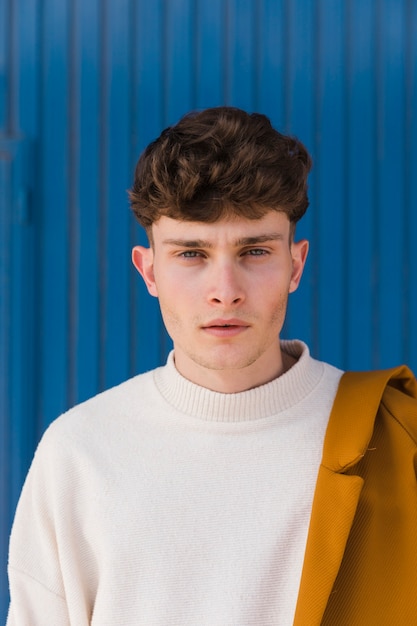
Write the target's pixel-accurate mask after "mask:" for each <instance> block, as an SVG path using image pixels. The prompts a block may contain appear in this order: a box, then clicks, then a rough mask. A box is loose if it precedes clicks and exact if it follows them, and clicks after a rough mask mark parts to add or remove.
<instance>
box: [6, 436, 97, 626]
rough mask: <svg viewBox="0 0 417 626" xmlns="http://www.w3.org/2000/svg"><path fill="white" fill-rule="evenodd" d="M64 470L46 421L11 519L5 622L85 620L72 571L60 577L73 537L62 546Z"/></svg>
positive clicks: (58, 441) (59, 625)
mask: <svg viewBox="0 0 417 626" xmlns="http://www.w3.org/2000/svg"><path fill="white" fill-rule="evenodd" d="M58 432H59V431H58ZM65 468H66V469H65ZM69 473H70V472H69V468H68V462H67V459H66V457H65V450H64V444H63V441H62V437H61V436H59V435H58V436H57V435H56V429H55V427H54V426H52V428H51V427H50V428H49V429H48V430H47V431H46V433H45V435H44V437H43V439H42V440H41V442H40V444H39V446H38V449H37V451H36V453H35V457H34V459H33V462H32V465H31V468H30V470H29V472H28V475H27V477H26V481H25V484H24V486H23V489H22V493H21V496H20V499H19V503H18V506H17V509H16V515H15V519H14V522H13V527H12V532H11V537H10V546H9V586H10V597H11V603H10V608H9V617H8V622H7V626H26V625H27V626H29V625H30V626H43V625H45V626H51V625H53V626H67V625H68V624H70V623H71V624H74V623H76V624H77V626H83V625H84V624H86V623H88V620H87V619H84V617H82V618H80V615H81V614H83V613H84V614H85V613H86V608H85V605H84V603H83V600H84V598H83V597H82V596H83V594H82V592H78V588H79V584H78V577H76V576H68V573H67V575H66V579H65V572H66V571H67V570H66V569H65V568H66V567H67V569H68V565H67V564H68V558H69V557H68V554H70V555H72V553H73V552H74V543H76V538H74V543H72V544H70V545H69V546H68V542H67V537H66V535H65V534H64V531H63V528H66V527H64V526H63V524H64V522H65V520H66V519H67V517H68V515H67V511H66V510H63V501H65V499H68V498H69V497H70V496H69V493H70V489H69V485H68V483H66V482H65V474H69ZM69 521H71V520H69ZM67 525H68V524H67ZM71 558H72V556H71ZM74 590H75V591H74ZM74 596H75V598H74ZM87 613H88V610H87Z"/></svg>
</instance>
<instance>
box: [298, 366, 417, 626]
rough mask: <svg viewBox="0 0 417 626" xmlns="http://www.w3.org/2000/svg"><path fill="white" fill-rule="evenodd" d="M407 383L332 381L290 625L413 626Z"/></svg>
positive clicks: (416, 523) (413, 439) (382, 378)
mask: <svg viewBox="0 0 417 626" xmlns="http://www.w3.org/2000/svg"><path fill="white" fill-rule="evenodd" d="M416 470H417V382H416V380H415V378H414V377H413V375H412V373H411V372H410V371H409V370H408V369H407V368H406V367H400V368H396V369H392V370H384V371H379V372H369V373H365V374H364V373H352V372H350V373H346V374H344V376H343V377H342V380H341V383H340V387H339V391H338V393H337V396H336V400H335V404H334V407H333V410H332V414H331V416H330V421H329V426H328V429H327V433H326V438H325V444H324V451H323V460H322V464H321V467H320V470H319V475H318V480H317V487H316V493H315V496H314V502H313V510H312V517H311V523H310V530H309V535H308V540H307V547H306V553H305V560H304V567H303V574H302V578H301V585H300V591H299V597H298V602H297V609H296V614H295V620H294V626H318V625H320V624H323V625H327V626H328V625H331V626H411V625H417V481H416Z"/></svg>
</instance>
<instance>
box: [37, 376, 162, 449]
mask: <svg viewBox="0 0 417 626" xmlns="http://www.w3.org/2000/svg"><path fill="white" fill-rule="evenodd" d="M154 372H155V370H151V371H148V372H145V373H143V374H138V375H136V376H133V377H132V378H129V379H127V380H125V381H123V382H121V383H119V384H118V385H115V386H114V387H111V388H109V389H106V390H104V391H101V392H100V393H98V394H96V395H95V396H92V397H91V398H89V399H88V400H85V401H84V402H81V403H79V404H77V405H75V406H73V407H72V408H70V409H69V410H68V411H66V412H65V413H63V414H62V415H60V416H59V417H58V418H57V419H55V420H54V421H53V422H52V423H51V424H50V425H49V427H48V428H47V430H46V432H45V434H44V439H54V440H56V439H62V438H63V439H65V440H68V438H70V439H74V438H84V437H88V435H89V434H91V435H92V436H94V437H97V436H99V434H100V433H107V434H109V433H111V432H112V430H114V429H116V428H123V425H124V424H126V422H131V421H132V420H134V419H135V420H138V418H140V417H141V416H142V415H146V413H147V412H149V411H150V410H151V408H152V406H153V405H154V404H155V402H156V397H157V394H156V393H155V385H154Z"/></svg>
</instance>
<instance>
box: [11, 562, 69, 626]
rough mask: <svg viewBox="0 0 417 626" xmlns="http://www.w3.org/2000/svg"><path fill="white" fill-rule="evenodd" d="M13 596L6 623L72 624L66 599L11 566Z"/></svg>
mask: <svg viewBox="0 0 417 626" xmlns="http://www.w3.org/2000/svg"><path fill="white" fill-rule="evenodd" d="M9 579H10V588H11V592H12V599H11V603H10V607H9V615H8V618H7V624H6V626H51V625H52V624H53V625H54V626H70V620H69V616H68V611H67V607H66V603H65V600H64V599H63V598H61V597H60V596H57V595H56V594H55V593H53V592H52V591H49V589H46V588H45V587H44V586H43V585H41V584H40V583H39V582H38V581H37V580H35V579H34V578H31V577H30V576H28V575H27V574H24V573H23V572H20V571H19V570H16V569H15V568H13V567H9Z"/></svg>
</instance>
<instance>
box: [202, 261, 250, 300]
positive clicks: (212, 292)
mask: <svg viewBox="0 0 417 626" xmlns="http://www.w3.org/2000/svg"><path fill="white" fill-rule="evenodd" d="M208 299H209V301H210V303H211V304H215V305H219V304H221V305H223V306H232V305H236V304H241V303H242V302H243V300H244V299H245V296H244V289H243V283H242V277H241V275H240V272H239V268H237V267H236V266H235V265H234V264H233V263H220V264H217V265H216V266H215V267H213V268H212V271H211V276H210V288H209V291H208Z"/></svg>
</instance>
